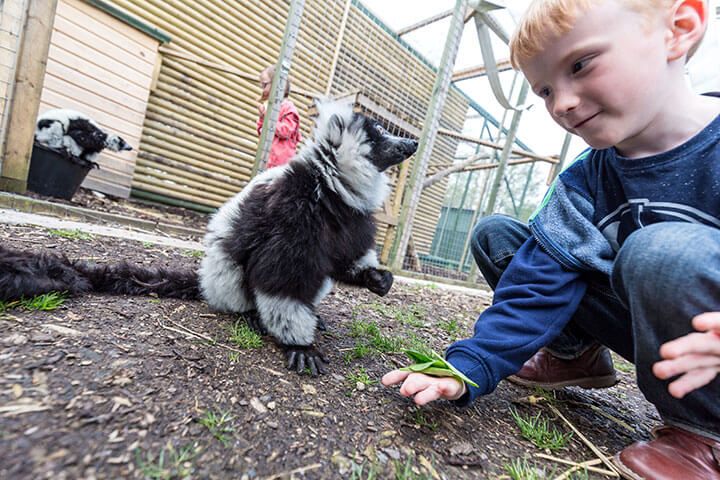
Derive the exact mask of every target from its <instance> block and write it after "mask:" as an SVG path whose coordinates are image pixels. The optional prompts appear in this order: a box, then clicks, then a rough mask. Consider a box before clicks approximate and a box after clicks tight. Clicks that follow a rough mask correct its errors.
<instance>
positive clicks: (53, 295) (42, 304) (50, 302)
mask: <svg viewBox="0 0 720 480" xmlns="http://www.w3.org/2000/svg"><path fill="white" fill-rule="evenodd" d="M66 299H67V293H65V292H50V293H44V294H42V295H37V296H35V297H33V298H30V299H28V300H25V299H23V300H21V301H20V305H21V306H22V307H23V308H26V309H28V310H42V311H44V312H49V311H52V310H57V309H58V308H60V307H61V306H62V305H63V304H64V303H65V300H66Z"/></svg>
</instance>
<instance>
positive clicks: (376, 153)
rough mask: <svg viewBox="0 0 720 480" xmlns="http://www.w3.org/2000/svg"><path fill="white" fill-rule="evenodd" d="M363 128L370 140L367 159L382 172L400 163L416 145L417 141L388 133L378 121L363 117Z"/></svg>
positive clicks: (413, 151) (410, 153)
mask: <svg viewBox="0 0 720 480" xmlns="http://www.w3.org/2000/svg"><path fill="white" fill-rule="evenodd" d="M363 120H364V121H363V130H364V131H365V135H366V136H367V140H368V141H369V142H370V146H371V147H370V148H371V150H370V154H369V155H368V159H369V160H370V161H371V162H372V164H373V165H375V167H376V168H377V169H378V171H380V172H382V171H384V170H386V169H388V168H390V167H392V166H393V165H397V164H399V163H402V162H403V161H404V160H406V159H407V158H409V157H410V156H411V155H412V154H413V153H415V151H416V150H417V147H418V142H416V141H415V140H413V139H411V138H402V137H396V136H395V135H390V133H388V132H387V131H386V130H385V129H384V128H383V127H382V125H380V123H378V122H376V121H375V120H373V119H371V118H368V117H363Z"/></svg>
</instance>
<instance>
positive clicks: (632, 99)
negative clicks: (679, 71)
mask: <svg viewBox="0 0 720 480" xmlns="http://www.w3.org/2000/svg"><path fill="white" fill-rule="evenodd" d="M667 63H668V57H667V52H666V49H665V29H664V28H663V18H661V16H660V15H658V17H657V18H652V19H649V18H647V17H646V16H643V15H641V14H639V13H637V12H635V11H633V10H630V9H628V8H627V7H624V6H623V5H622V4H621V3H620V2H618V1H617V0H605V1H602V2H598V3H597V4H596V5H593V6H591V7H590V9H589V10H588V11H586V12H584V13H580V15H579V17H578V19H577V20H576V22H575V26H574V27H573V28H572V29H571V30H570V31H569V32H567V33H565V34H563V35H561V36H560V37H557V38H554V39H551V40H549V41H547V42H546V48H545V49H544V50H543V51H541V52H540V53H539V54H538V55H536V56H535V57H533V58H531V59H529V60H527V61H524V62H521V65H520V66H521V68H522V71H523V73H524V74H525V76H526V77H527V79H528V81H529V82H530V85H531V86H532V89H533V91H534V92H535V93H536V94H537V95H538V96H540V97H541V98H542V99H543V100H544V101H545V106H546V108H547V110H548V112H550V115H551V116H552V118H553V119H554V120H555V122H557V123H558V124H559V125H560V126H562V127H563V128H564V129H566V130H567V131H569V132H571V133H574V134H576V135H578V136H580V137H582V139H583V140H585V142H587V143H588V145H590V146H591V147H593V148H608V147H611V146H615V147H616V148H618V150H620V152H621V153H624V154H629V153H630V152H631V151H632V139H633V138H634V137H636V136H638V135H640V134H642V133H643V132H644V131H645V129H647V128H648V127H650V126H651V125H652V124H653V121H654V120H655V118H656V117H657V115H658V113H659V111H660V108H661V107H662V101H663V96H664V90H663V89H664V88H666V86H667V83H668V82H666V81H665V80H666V76H667ZM624 147H628V148H627V149H625V148H624ZM626 151H627V153H625V152H626Z"/></svg>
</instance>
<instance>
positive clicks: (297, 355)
mask: <svg viewBox="0 0 720 480" xmlns="http://www.w3.org/2000/svg"><path fill="white" fill-rule="evenodd" d="M283 349H284V350H285V358H286V359H287V368H288V370H295V371H296V372H297V373H303V372H304V371H305V368H306V367H307V368H308V369H310V375H312V376H313V377H317V376H318V375H322V374H323V373H326V371H327V370H326V368H327V365H328V363H330V362H328V361H327V359H326V358H325V355H323V354H322V352H321V351H320V350H317V349H316V348H315V347H314V346H313V345H307V346H304V345H283Z"/></svg>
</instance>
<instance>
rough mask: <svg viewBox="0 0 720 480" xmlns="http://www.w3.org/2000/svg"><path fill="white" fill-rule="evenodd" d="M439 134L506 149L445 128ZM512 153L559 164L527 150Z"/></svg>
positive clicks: (439, 130) (555, 160) (554, 159)
mask: <svg viewBox="0 0 720 480" xmlns="http://www.w3.org/2000/svg"><path fill="white" fill-rule="evenodd" d="M438 133H439V134H440V135H447V136H448V137H453V138H458V139H460V140H464V141H466V142H470V143H476V144H478V145H484V146H486V147H490V148H494V149H495V150H502V149H503V148H504V145H501V144H499V143H495V142H490V141H488V140H483V139H482V138H477V137H472V136H470V135H463V134H462V133H457V132H453V131H452V130H447V129H445V128H440V129H438ZM511 153H514V154H515V155H520V156H521V157H527V158H533V159H535V160H540V161H541V162H547V163H558V159H557V158H555V157H545V156H543V155H538V154H537V153H533V152H528V151H527V150H523V149H521V148H513V149H512V150H511Z"/></svg>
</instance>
